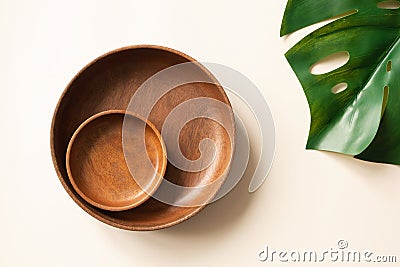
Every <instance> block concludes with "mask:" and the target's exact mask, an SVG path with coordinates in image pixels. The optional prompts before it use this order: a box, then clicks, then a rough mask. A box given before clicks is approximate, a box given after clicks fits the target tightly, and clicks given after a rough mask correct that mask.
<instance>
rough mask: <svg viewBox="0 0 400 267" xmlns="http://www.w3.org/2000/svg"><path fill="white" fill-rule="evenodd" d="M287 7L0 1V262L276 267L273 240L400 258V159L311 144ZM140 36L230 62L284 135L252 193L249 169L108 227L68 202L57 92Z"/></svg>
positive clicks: (286, 245) (223, 0) (279, 245)
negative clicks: (189, 212) (122, 226)
mask: <svg viewBox="0 0 400 267" xmlns="http://www.w3.org/2000/svg"><path fill="white" fill-rule="evenodd" d="M285 4H286V1H285V0H279V1H265V0H262V1H261V0H259V1H254V0H253V1H251V0H250V1H228V0H218V1H211V0H203V1H183V0H182V1H178V0H168V1H162V0H159V1H155V0H147V1H94V0H93V1H76V0H73V1H44V0H37V1H21V0H18V1H5V0H3V1H0V33H1V38H0V40H1V43H0V123H1V124H0V125H1V132H0V140H1V141H0V142H1V154H0V157H1V159H0V170H1V172H0V173H1V174H0V175H1V177H0V178H1V179H0V266H7V267H8V266H267V265H268V266H274V265H275V263H274V264H271V263H265V262H264V263H262V262H259V261H258V259H257V254H258V251H259V250H260V249H262V248H263V247H264V245H267V244H268V245H269V246H270V248H273V249H286V250H293V249H297V250H304V249H311V250H317V251H323V250H326V249H329V248H331V247H332V248H336V247H337V245H336V243H337V241H338V240H340V239H345V240H347V241H348V242H349V248H350V249H353V250H364V249H368V250H370V251H373V252H376V253H377V254H384V255H397V256H398V260H400V249H399V246H398V244H399V242H398V240H400V231H399V225H400V194H399V191H400V177H399V174H400V168H399V167H397V166H386V165H380V164H372V163H366V162H362V161H358V160H355V159H352V158H350V157H345V156H341V155H336V154H332V153H326V152H317V151H306V150H305V149H304V147H305V143H306V139H307V133H308V127H309V123H310V117H309V111H308V106H307V103H306V98H305V96H304V94H303V92H302V89H301V87H300V84H299V82H298V81H297V79H296V77H295V75H294V74H293V72H292V71H291V69H290V67H289V65H288V63H287V62H286V60H285V58H284V56H283V54H284V52H285V51H286V50H287V49H288V48H289V44H290V43H291V41H290V40H287V39H282V38H280V37H279V27H280V21H281V17H282V15H283V12H284V7H285ZM361 41H362V37H360V42H361ZM133 44H157V45H164V46H168V47H171V48H175V49H177V50H181V51H182V52H184V53H187V54H189V55H190V56H193V57H194V58H196V59H197V60H199V61H207V62H216V63H220V64H224V65H227V66H230V67H233V68H235V69H236V70H238V71H240V72H242V73H243V74H245V75H247V76H248V77H249V78H250V79H251V80H252V81H253V82H254V83H255V84H256V85H257V86H258V87H259V88H260V90H261V91H262V93H263V95H264V96H265V98H266V100H267V101H268V103H269V105H270V108H271V110H272V113H273V115H274V118H275V124H276V135H277V143H276V157H275V162H274V165H273V168H272V170H271V173H270V175H269V177H268V179H267V181H266V182H265V183H264V185H263V186H262V187H261V188H260V189H259V190H258V191H257V192H256V193H254V194H251V195H250V194H248V193H247V191H246V190H247V185H248V180H247V181H246V180H244V181H242V183H241V184H240V186H238V187H237V188H236V189H235V190H234V191H233V192H231V193H230V194H229V195H228V196H226V197H225V198H223V199H222V200H220V201H218V202H217V203H214V204H212V205H211V206H209V207H207V208H206V209H205V210H204V211H202V212H201V213H199V214H198V215H196V216H195V217H193V218H192V219H190V220H188V221H186V222H184V223H182V224H180V225H178V226H175V227H172V228H169V229H165V230H161V231H156V232H128V231H123V230H118V229H115V228H112V227H109V226H107V225H105V224H103V223H100V222H98V221H97V220H95V219H94V218H92V217H90V216H89V215H88V214H86V213H85V212H84V211H83V210H81V209H80V208H79V207H78V206H77V205H76V204H75V203H74V202H73V201H72V200H71V199H70V197H69V196H68V195H67V193H66V192H65V191H64V189H63V188H62V186H61V183H60V182H59V180H58V178H57V175H56V173H55V171H54V168H53V165H52V162H51V156H50V145H49V143H50V123H51V119H52V115H53V111H54V108H55V106H56V103H57V101H58V98H59V96H60V95H61V93H62V91H63V90H64V88H65V86H66V85H67V83H68V82H69V80H70V79H71V78H72V77H73V76H74V74H75V73H77V72H78V71H79V70H80V69H81V68H82V67H83V66H84V65H86V64H87V63H88V62H90V61H91V60H92V59H94V58H96V57H97V56H99V55H101V54H103V53H105V52H108V51H110V50H113V49H115V48H119V47H122V46H126V45H133ZM278 265H279V264H278ZM284 265H290V264H282V266H284ZM292 265H293V266H303V265H302V264H299V263H296V264H292ZM308 265H309V264H304V266H308ZM325 265H329V266H337V265H339V264H337V263H336V264H334V263H331V264H328V263H325ZM371 265H374V264H371ZM318 266H324V265H323V264H320V265H318ZM339 266H346V264H340V265H339ZM358 266H361V265H360V264H358Z"/></svg>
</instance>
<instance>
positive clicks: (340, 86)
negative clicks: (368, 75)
mask: <svg viewBox="0 0 400 267" xmlns="http://www.w3.org/2000/svg"><path fill="white" fill-rule="evenodd" d="M347 87H348V84H347V83H339V84H337V85H335V86H334V87H332V89H331V91H332V93H333V94H335V95H336V94H339V93H341V92H343V91H344V90H346V89H347Z"/></svg>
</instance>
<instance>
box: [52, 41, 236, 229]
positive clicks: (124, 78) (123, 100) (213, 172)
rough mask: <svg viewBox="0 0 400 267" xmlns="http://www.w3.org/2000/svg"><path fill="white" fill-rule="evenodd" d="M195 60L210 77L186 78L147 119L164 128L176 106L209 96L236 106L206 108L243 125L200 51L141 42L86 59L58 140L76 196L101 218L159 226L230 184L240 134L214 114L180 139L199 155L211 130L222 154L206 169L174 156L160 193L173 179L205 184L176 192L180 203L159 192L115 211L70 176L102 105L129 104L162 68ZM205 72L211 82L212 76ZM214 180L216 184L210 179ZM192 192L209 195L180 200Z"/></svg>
mask: <svg viewBox="0 0 400 267" xmlns="http://www.w3.org/2000/svg"><path fill="white" fill-rule="evenodd" d="M187 62H192V63H195V66H196V67H193V68H191V69H190V70H189V72H186V73H183V74H182V75H184V76H190V77H191V78H194V79H196V78H199V80H201V81H203V82H196V83H191V84H184V85H182V86H179V87H177V88H175V89H174V90H172V91H170V92H168V93H167V94H165V95H164V96H163V97H162V98H160V99H159V101H158V102H157V104H156V106H154V108H153V109H152V111H151V113H150V115H149V116H148V117H146V119H147V120H149V121H151V122H152V123H153V124H154V125H155V127H156V128H157V129H158V131H159V132H161V133H162V127H163V123H164V121H165V120H166V118H167V116H168V114H170V113H171V111H172V110H174V108H176V107H177V106H178V105H180V104H181V103H184V102H185V101H188V100H191V99H196V98H200V97H203V98H209V99H214V100H217V101H219V102H221V103H224V104H225V105H226V106H228V107H229V108H230V110H229V112H225V111H222V110H220V109H219V108H214V109H208V108H207V107H204V109H208V111H209V112H214V113H215V114H216V115H218V116H219V117H220V121H221V122H222V123H223V124H224V125H225V127H226V126H228V127H231V128H233V129H235V120H234V115H233V112H232V109H231V106H230V102H229V100H228V97H227V96H226V94H225V92H224V90H223V88H222V87H221V86H220V85H219V84H218V82H217V81H216V79H215V78H214V77H213V76H212V75H211V74H210V73H209V72H208V70H207V69H205V68H204V67H203V66H202V65H200V64H199V63H197V62H196V61H195V60H194V59H193V58H191V57H189V56H187V55H185V54H183V53H181V52H178V51H176V50H172V49H169V48H165V47H160V46H149V45H140V46H131V47H125V48H121V49H118V50H115V51H112V52H109V53H107V54H105V55H103V56H101V57H99V58H97V59H95V60H94V61H92V62H91V63H89V64H88V65H87V66H86V67H84V68H83V69H82V70H81V71H80V72H79V73H78V74H77V75H76V76H75V77H74V78H73V79H72V81H71V82H70V83H69V84H68V85H67V87H66V89H65V90H64V92H63V94H62V96H61V98H60V100H59V102H58V104H57V107H56V109H55V112H54V116H53V121H52V125H51V136H50V145H51V153H52V158H53V163H54V167H55V170H56V172H57V174H58V177H59V179H60V181H61V183H62V185H63V186H64V188H65V190H66V191H67V193H68V194H69V195H70V196H71V198H72V199H73V200H74V201H75V202H76V203H77V204H78V205H79V206H80V207H81V208H82V209H84V210H85V211H86V212H87V213H89V214H90V215H92V216H93V217H95V218H97V219H98V220H100V221H102V222H104V223H107V224H109V225H112V226H115V227H118V228H122V229H126V230H155V229H160V228H164V227H168V226H171V225H175V224H178V223H180V222H182V221H184V220H186V219H188V218H190V217H191V216H193V215H195V214H196V213H198V212H199V211H200V210H201V209H202V208H204V207H205V206H206V205H207V204H208V203H209V201H211V200H212V198H213V197H214V196H215V194H216V193H217V192H218V190H219V188H220V187H221V186H222V183H223V182H224V180H225V178H226V176H227V174H228V170H229V169H230V164H231V161H232V156H233V150H234V140H233V142H232V140H231V139H230V137H229V134H228V133H227V131H226V129H225V128H224V127H223V126H221V124H220V123H218V122H216V121H214V120H210V119H206V118H198V119H195V120H192V121H190V122H189V123H187V124H186V125H185V127H184V128H183V129H182V131H181V134H180V136H179V146H180V148H181V150H182V153H183V154H184V155H185V156H186V157H187V158H189V159H192V160H196V159H197V158H199V157H200V155H201V152H200V150H199V144H200V141H202V140H203V139H205V138H209V139H211V140H213V141H214V147H215V160H214V161H213V162H212V164H210V165H209V166H208V167H207V168H206V169H204V170H201V171H198V172H188V171H184V170H181V169H179V168H176V167H175V166H174V165H172V164H170V162H168V164H167V169H166V173H165V175H164V180H163V182H162V184H161V185H160V187H159V188H158V189H157V191H156V193H159V192H163V190H165V188H166V187H165V182H166V181H168V182H171V183H173V184H176V185H180V186H185V187H196V188H198V190H196V191H195V192H192V194H191V195H187V194H184V193H181V192H177V193H176V194H174V195H173V198H174V200H175V201H176V203H165V202H162V201H159V200H157V199H155V198H153V197H151V198H149V199H148V200H147V201H145V202H144V203H143V204H141V205H139V206H137V207H135V208H133V209H129V210H126V211H107V210H103V209H100V208H98V207H96V206H93V205H91V204H89V203H88V202H86V201H85V200H84V198H82V197H81V196H80V195H79V194H78V193H77V191H76V190H75V188H74V187H73V185H72V184H71V182H70V180H69V178H68V173H67V168H66V154H67V147H68V143H69V141H70V139H71V137H72V135H73V133H74V132H75V130H76V129H77V128H78V127H79V125H81V124H82V123H83V122H84V121H85V120H87V119H88V118H90V117H91V116H93V115H95V114H97V113H99V112H103V111H107V110H126V109H127V107H128V105H129V103H130V101H131V98H132V96H133V95H134V94H135V92H136V91H137V90H138V88H139V87H140V86H141V85H142V84H143V82H144V81H146V80H147V79H148V78H150V77H152V76H153V75H155V74H156V73H158V72H160V71H161V70H165V69H166V68H169V67H171V66H175V65H177V64H181V63H187ZM205 80H207V82H204V81H205ZM166 82H167V81H166ZM153 89H154V88H148V92H147V96H146V97H143V99H141V100H142V101H141V102H140V105H143V106H146V105H150V104H151V103H149V99H151V95H152V93H153ZM136 113H137V112H136ZM164 141H166V139H164ZM166 148H167V153H168V157H170V156H172V155H173V153H170V151H169V147H168V144H167V142H166ZM208 184H212V185H214V186H211V187H210V186H205V187H202V186H203V185H208ZM167 193H168V192H167ZM188 198H192V199H197V198H198V199H202V200H204V201H202V204H199V205H196V206H181V205H179V203H180V201H181V200H182V199H188ZM210 220H212V219H210Z"/></svg>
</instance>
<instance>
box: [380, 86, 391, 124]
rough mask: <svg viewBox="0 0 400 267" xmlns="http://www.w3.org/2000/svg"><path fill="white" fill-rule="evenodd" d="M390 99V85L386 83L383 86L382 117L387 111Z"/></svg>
mask: <svg viewBox="0 0 400 267" xmlns="http://www.w3.org/2000/svg"><path fill="white" fill-rule="evenodd" d="M388 99H389V86H387V85H386V86H385V87H384V88H383V102H382V111H381V118H382V116H383V113H385V110H386V106H387V102H388Z"/></svg>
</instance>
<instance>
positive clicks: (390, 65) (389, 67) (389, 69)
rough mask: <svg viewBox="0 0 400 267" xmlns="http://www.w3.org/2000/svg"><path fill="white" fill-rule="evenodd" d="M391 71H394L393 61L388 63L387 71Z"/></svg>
mask: <svg viewBox="0 0 400 267" xmlns="http://www.w3.org/2000/svg"><path fill="white" fill-rule="evenodd" d="M391 70H392V61H391V60H389V62H388V63H387V65H386V71H387V72H389V71H391Z"/></svg>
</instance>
